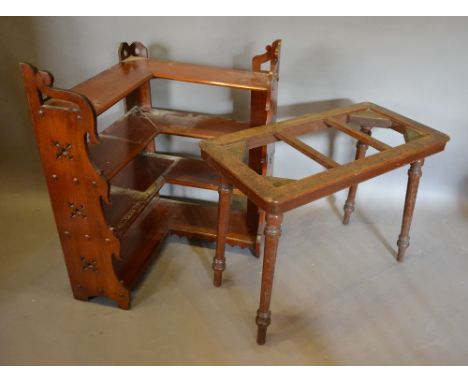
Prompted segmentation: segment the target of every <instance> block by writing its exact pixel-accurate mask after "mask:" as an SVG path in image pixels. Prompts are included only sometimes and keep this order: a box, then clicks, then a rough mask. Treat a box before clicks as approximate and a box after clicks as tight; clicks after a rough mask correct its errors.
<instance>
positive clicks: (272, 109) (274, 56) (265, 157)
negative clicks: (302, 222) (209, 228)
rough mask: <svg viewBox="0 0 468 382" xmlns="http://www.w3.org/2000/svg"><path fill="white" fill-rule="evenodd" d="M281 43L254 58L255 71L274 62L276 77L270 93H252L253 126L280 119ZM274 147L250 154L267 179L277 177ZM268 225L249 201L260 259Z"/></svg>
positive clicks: (252, 163)
mask: <svg viewBox="0 0 468 382" xmlns="http://www.w3.org/2000/svg"><path fill="white" fill-rule="evenodd" d="M280 54H281V40H276V41H274V42H273V43H272V44H271V45H268V46H267V47H266V52H265V53H263V54H260V55H258V56H255V57H254V58H253V59H252V70H253V71H256V72H260V71H262V64H264V63H266V62H270V70H269V73H270V75H271V77H272V81H271V88H270V89H269V90H268V91H256V90H254V91H252V92H251V98H250V126H251V127H254V126H261V125H266V124H269V123H272V122H275V120H276V110H277V96H278V81H279V63H280ZM273 155H274V146H273V145H268V146H260V147H257V148H255V149H252V150H250V152H249V166H250V167H251V168H252V169H253V170H254V171H255V172H257V173H258V174H261V175H263V176H267V175H273ZM264 224H265V213H264V212H263V211H259V209H258V207H257V206H256V205H255V204H254V203H252V202H251V201H250V200H248V201H247V225H248V227H249V230H250V231H251V232H252V234H254V235H256V236H257V240H256V244H255V248H253V253H254V255H255V256H257V257H258V256H260V243H261V239H262V230H263V227H264Z"/></svg>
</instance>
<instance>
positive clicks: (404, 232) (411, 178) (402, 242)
mask: <svg viewBox="0 0 468 382" xmlns="http://www.w3.org/2000/svg"><path fill="white" fill-rule="evenodd" d="M423 164H424V159H420V160H418V161H416V162H413V163H411V167H410V169H409V170H408V185H407V188H406V198H405V209H404V211H403V220H402V223H401V233H400V236H399V237H398V241H397V245H398V255H397V260H398V261H400V262H401V261H403V259H404V257H405V253H406V249H407V248H408V247H409V244H410V237H409V231H410V228H411V221H412V219H413V212H414V206H415V205H416V196H417V193H418V187H419V180H420V179H421V176H422V169H421V168H422V166H423Z"/></svg>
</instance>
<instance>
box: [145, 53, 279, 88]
mask: <svg viewBox="0 0 468 382" xmlns="http://www.w3.org/2000/svg"><path fill="white" fill-rule="evenodd" d="M144 61H146V62H147V67H148V69H149V70H150V71H151V72H152V74H153V76H154V78H163V79H166V80H176V81H183V82H192V83H196V84H205V85H214V86H224V87H228V88H235V89H246V90H260V91H267V90H268V89H269V88H270V86H271V84H270V83H271V75H270V74H269V73H266V72H253V71H250V70H235V69H225V68H216V67H212V66H206V65H196V64H186V63H181V62H173V61H160V60H152V59H144Z"/></svg>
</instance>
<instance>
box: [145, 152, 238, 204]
mask: <svg viewBox="0 0 468 382" xmlns="http://www.w3.org/2000/svg"><path fill="white" fill-rule="evenodd" d="M142 155H145V156H149V157H153V158H156V159H157V160H171V161H173V162H174V165H173V166H172V168H171V169H170V170H169V171H168V172H167V173H166V174H165V175H164V177H165V180H166V183H168V184H174V185H178V186H184V187H194V188H201V189H204V190H211V191H218V187H219V175H218V173H217V172H216V170H215V169H214V168H212V167H211V166H210V165H209V164H208V163H207V162H206V161H204V160H203V159H201V158H200V159H198V158H187V157H183V156H178V155H173V154H164V153H154V154H153V153H144V154H142ZM233 193H234V194H235V195H243V194H242V192H241V191H240V190H239V189H237V188H235V189H234V190H233Z"/></svg>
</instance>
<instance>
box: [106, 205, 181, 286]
mask: <svg viewBox="0 0 468 382" xmlns="http://www.w3.org/2000/svg"><path fill="white" fill-rule="evenodd" d="M171 214H172V208H171V205H170V204H166V203H161V202H160V200H159V199H158V198H155V199H153V201H152V202H151V203H150V204H149V205H148V206H147V208H146V209H145V211H144V212H143V213H142V214H141V215H140V216H139V217H138V219H137V220H136V221H135V222H134V223H133V224H132V226H131V227H130V229H129V230H128V231H127V232H126V233H125V235H124V236H123V237H122V239H121V242H120V252H121V260H114V269H115V272H116V274H117V277H118V279H119V280H122V281H123V283H124V285H125V286H126V287H127V288H130V289H131V288H133V287H134V286H135V284H136V283H137V282H138V281H139V280H140V279H141V276H142V275H143V274H144V272H145V270H146V269H147V266H148V263H149V262H150V261H151V260H152V258H153V255H155V254H156V252H157V251H156V249H157V247H158V246H159V245H160V244H161V243H162V242H163V241H164V239H165V238H166V236H167V235H168V234H169V224H168V223H169V221H170V220H171V219H172V216H171Z"/></svg>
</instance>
